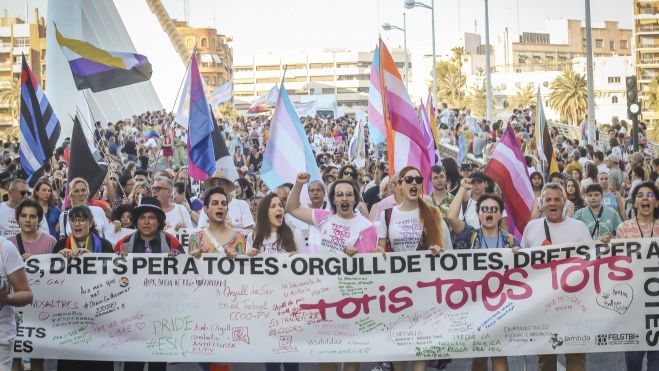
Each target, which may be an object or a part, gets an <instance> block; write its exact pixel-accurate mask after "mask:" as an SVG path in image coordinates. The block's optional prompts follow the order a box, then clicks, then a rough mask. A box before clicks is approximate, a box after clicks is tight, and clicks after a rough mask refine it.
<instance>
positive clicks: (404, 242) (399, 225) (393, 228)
mask: <svg viewBox="0 0 659 371" xmlns="http://www.w3.org/2000/svg"><path fill="white" fill-rule="evenodd" d="M420 221H421V218H420V216H419V209H414V210H411V211H401V210H400V209H399V207H398V206H394V207H393V208H392V209H391V219H390V220H389V227H388V228H387V221H386V211H384V212H382V213H381V214H380V222H379V223H378V226H377V233H378V238H387V237H388V238H389V243H390V245H391V249H392V250H393V251H397V252H399V251H416V250H417V249H418V247H419V242H420V241H421V237H422V234H423V226H422V225H421V222H420ZM441 228H442V232H443V236H444V248H446V249H451V248H452V244H451V233H450V232H449V229H448V226H447V225H446V223H445V222H444V221H443V220H442V226H441Z"/></svg>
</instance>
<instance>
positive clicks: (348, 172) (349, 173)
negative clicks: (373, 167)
mask: <svg viewBox="0 0 659 371" xmlns="http://www.w3.org/2000/svg"><path fill="white" fill-rule="evenodd" d="M353 174H354V173H353V172H352V171H344V172H343V175H347V176H352V175H353Z"/></svg>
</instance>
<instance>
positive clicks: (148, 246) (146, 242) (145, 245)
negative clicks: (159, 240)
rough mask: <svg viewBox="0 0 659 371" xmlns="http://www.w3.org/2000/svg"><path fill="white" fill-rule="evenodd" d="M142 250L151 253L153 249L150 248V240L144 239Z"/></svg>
mask: <svg viewBox="0 0 659 371" xmlns="http://www.w3.org/2000/svg"><path fill="white" fill-rule="evenodd" d="M144 252H145V253H146V254H151V253H152V252H153V249H152V248H151V241H144Z"/></svg>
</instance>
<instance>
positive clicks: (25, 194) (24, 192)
mask: <svg viewBox="0 0 659 371" xmlns="http://www.w3.org/2000/svg"><path fill="white" fill-rule="evenodd" d="M18 193H19V194H20V195H21V196H23V197H25V196H29V195H30V194H31V193H30V191H20V192H18Z"/></svg>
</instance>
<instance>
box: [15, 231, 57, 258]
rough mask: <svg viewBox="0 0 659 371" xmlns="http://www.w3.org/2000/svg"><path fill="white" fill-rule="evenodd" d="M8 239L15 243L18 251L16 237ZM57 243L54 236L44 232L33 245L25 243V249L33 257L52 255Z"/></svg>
mask: <svg viewBox="0 0 659 371" xmlns="http://www.w3.org/2000/svg"><path fill="white" fill-rule="evenodd" d="M7 239H8V240H9V241H11V243H13V244H14V246H16V248H17V249H18V242H16V235H14V236H11V237H9V238H7ZM55 243H57V241H56V240H55V238H54V237H53V236H51V235H49V234H48V233H43V232H42V233H41V237H39V239H37V240H36V241H34V242H32V243H28V242H25V241H23V248H24V249H25V252H29V253H30V254H32V255H40V254H52V253H53V247H54V246H55ZM19 251H20V250H19Z"/></svg>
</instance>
